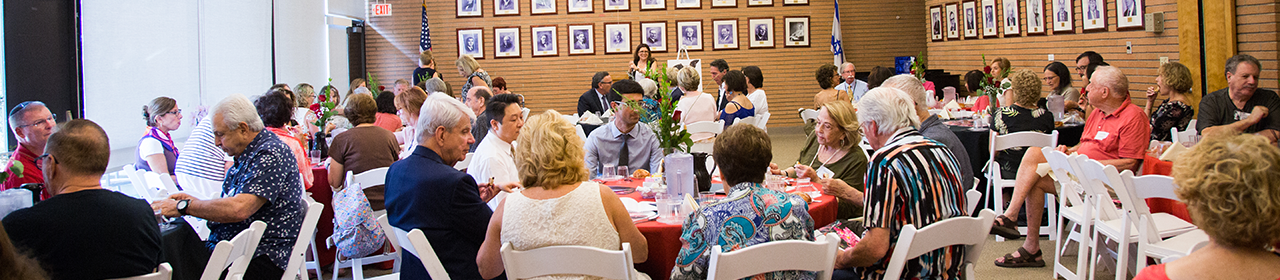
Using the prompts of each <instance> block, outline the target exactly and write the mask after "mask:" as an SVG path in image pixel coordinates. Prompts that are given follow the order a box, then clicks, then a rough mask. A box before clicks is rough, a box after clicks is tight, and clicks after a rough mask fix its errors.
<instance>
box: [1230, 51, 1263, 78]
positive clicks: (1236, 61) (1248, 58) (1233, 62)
mask: <svg viewBox="0 0 1280 280" xmlns="http://www.w3.org/2000/svg"><path fill="white" fill-rule="evenodd" d="M1241 62H1248V63H1251V64H1253V67H1254V68H1258V72H1262V64H1261V63H1258V59H1257V58H1254V57H1253V56H1252V55H1247V54H1237V55H1235V56H1232V57H1231V58H1228V59H1227V73H1232V74H1235V73H1236V66H1239V65H1240V63H1241Z"/></svg>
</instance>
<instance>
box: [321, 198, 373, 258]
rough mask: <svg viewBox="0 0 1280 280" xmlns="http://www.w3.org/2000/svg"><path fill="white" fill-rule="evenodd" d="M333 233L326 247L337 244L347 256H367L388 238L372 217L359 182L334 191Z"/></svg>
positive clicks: (367, 200)
mask: <svg viewBox="0 0 1280 280" xmlns="http://www.w3.org/2000/svg"><path fill="white" fill-rule="evenodd" d="M333 214H334V221H333V236H332V237H330V238H331V239H330V242H329V245H330V246H329V247H331V248H332V247H333V245H337V246H338V253H339V254H342V256H344V257H347V258H360V257H364V256H368V255H369V254H372V253H374V252H377V251H378V249H382V245H383V244H382V243H383V242H385V241H386V240H387V237H386V236H385V235H384V234H383V232H382V228H381V227H380V226H379V225H378V220H376V219H374V218H373V209H372V208H371V207H370V206H369V198H367V197H365V195H364V191H363V190H362V189H361V188H360V186H359V185H354V184H353V185H351V186H349V187H347V188H344V189H342V190H340V191H338V192H337V193H334V194H333Z"/></svg>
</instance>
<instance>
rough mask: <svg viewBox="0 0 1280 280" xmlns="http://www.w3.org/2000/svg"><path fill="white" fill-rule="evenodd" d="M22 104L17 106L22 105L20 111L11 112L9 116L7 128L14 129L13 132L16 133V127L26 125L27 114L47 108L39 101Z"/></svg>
mask: <svg viewBox="0 0 1280 280" xmlns="http://www.w3.org/2000/svg"><path fill="white" fill-rule="evenodd" d="M23 103H25V104H19V105H23V106H22V109H18V110H17V111H12V112H10V114H9V127H11V128H14V131H17V127H19V126H24V125H27V123H26V121H27V120H26V118H25V117H26V116H27V113H28V112H31V111H33V110H35V109H36V108H48V106H46V105H44V102H40V101H27V102H23ZM14 107H17V106H14ZM15 133H16V132H15Z"/></svg>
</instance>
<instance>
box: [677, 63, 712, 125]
mask: <svg viewBox="0 0 1280 280" xmlns="http://www.w3.org/2000/svg"><path fill="white" fill-rule="evenodd" d="M676 79H677V80H678V81H677V83H678V84H680V90H681V91H682V92H683V94H682V95H681V96H680V99H678V100H679V101H678V102H676V111H679V112H680V122H681V123H683V124H691V123H695V122H701V121H715V120H716V97H715V96H711V94H709V93H703V92H701V91H698V85H699V84H702V76H699V73H698V70H696V69H693V68H692V67H685V68H681V69H680V71H679V72H678V73H677V74H676ZM672 98H675V97H672ZM711 137H715V134H712V133H695V134H693V136H692V139H693V141H701V140H706V139H710V138H711Z"/></svg>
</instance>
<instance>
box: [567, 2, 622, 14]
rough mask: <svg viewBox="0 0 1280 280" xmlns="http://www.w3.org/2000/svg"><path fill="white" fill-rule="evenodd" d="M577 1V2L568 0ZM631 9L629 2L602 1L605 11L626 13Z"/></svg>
mask: <svg viewBox="0 0 1280 280" xmlns="http://www.w3.org/2000/svg"><path fill="white" fill-rule="evenodd" d="M570 1H578V0H570ZM630 9H631V0H604V10H605V11H626V10H630Z"/></svg>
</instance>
